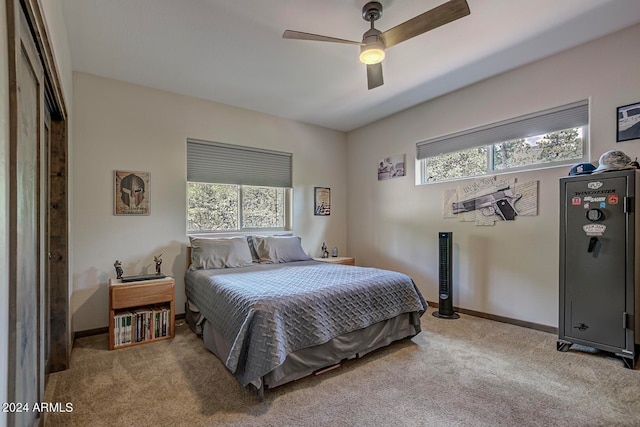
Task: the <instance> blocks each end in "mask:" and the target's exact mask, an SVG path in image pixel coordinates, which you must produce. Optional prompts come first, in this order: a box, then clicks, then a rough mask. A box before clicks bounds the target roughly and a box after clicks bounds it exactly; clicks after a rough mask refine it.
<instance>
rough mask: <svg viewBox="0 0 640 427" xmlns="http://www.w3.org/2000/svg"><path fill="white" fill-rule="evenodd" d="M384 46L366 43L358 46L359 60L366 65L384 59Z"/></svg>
mask: <svg viewBox="0 0 640 427" xmlns="http://www.w3.org/2000/svg"><path fill="white" fill-rule="evenodd" d="M384 55H385V54H384V46H382V45H380V44H368V45H366V46H362V47H361V48H360V62H362V63H363V64H367V65H372V64H377V63H379V62H382V60H383V59H384Z"/></svg>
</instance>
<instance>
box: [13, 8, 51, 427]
mask: <svg viewBox="0 0 640 427" xmlns="http://www.w3.org/2000/svg"><path fill="white" fill-rule="evenodd" d="M19 35H20V37H19V43H17V46H16V56H15V66H16V93H15V100H16V107H17V109H16V133H15V135H16V138H15V144H14V145H13V147H12V151H13V156H12V171H13V173H12V174H11V181H12V186H13V188H14V190H13V191H14V193H13V195H12V196H13V207H12V209H15V211H14V212H13V215H12V236H11V241H12V245H11V246H12V252H13V255H14V258H13V260H12V261H11V264H12V266H11V267H12V272H13V277H12V279H13V280H12V282H13V283H12V285H13V286H15V288H14V291H13V295H14V298H13V301H12V302H11V303H12V304H11V306H12V307H11V311H12V313H11V316H10V317H11V318H12V320H13V325H12V326H13V327H14V333H13V334H12V336H13V342H12V351H13V352H14V353H13V355H12V356H13V357H12V358H11V362H10V363H12V364H13V369H12V371H13V375H12V378H11V380H13V393H12V394H13V395H12V396H11V400H12V401H14V402H28V403H29V404H30V405H31V404H33V403H35V402H40V401H42V400H43V397H44V396H43V395H42V394H43V389H44V387H43V385H44V382H43V380H44V378H43V370H44V366H43V361H42V359H43V353H42V341H43V340H42V322H43V317H42V301H41V300H42V298H41V297H42V293H43V290H44V283H43V280H42V277H41V275H42V270H41V265H42V254H41V252H42V247H41V242H42V240H43V238H42V228H41V219H40V218H41V209H40V194H41V193H40V190H41V186H40V180H41V174H40V167H41V162H40V154H41V152H40V147H41V144H42V141H43V139H42V134H43V126H42V124H43V116H42V111H43V99H44V91H43V86H42V84H43V83H42V82H43V70H42V66H41V63H40V60H39V57H38V55H37V51H36V48H35V44H34V43H33V40H32V38H31V34H30V32H29V27H28V25H27V23H26V19H25V18H24V16H23V15H22V13H21V14H20V20H19ZM38 416H39V414H38V413H34V412H32V411H30V412H27V413H20V414H13V417H14V419H13V420H12V419H10V420H9V421H10V422H12V424H14V425H16V426H31V425H33V424H34V422H35V421H36V420H37V418H38Z"/></svg>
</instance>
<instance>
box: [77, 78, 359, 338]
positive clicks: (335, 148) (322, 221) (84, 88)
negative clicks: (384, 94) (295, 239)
mask: <svg viewBox="0 0 640 427" xmlns="http://www.w3.org/2000/svg"><path fill="white" fill-rule="evenodd" d="M73 85H74V88H73V92H74V128H73V130H74V141H75V144H74V152H73V155H74V180H73V193H74V206H73V218H74V221H73V231H72V232H73V236H74V245H73V246H74V247H73V257H74V273H73V296H72V302H73V306H72V311H73V313H74V320H73V329H74V330H75V331H81V330H88V329H94V328H100V327H105V326H107V325H108V301H109V299H108V292H107V291H108V281H109V278H113V277H115V270H114V268H113V263H114V261H115V260H116V259H119V260H121V261H122V266H123V269H124V272H125V275H132V274H140V273H144V272H149V273H151V272H153V271H154V265H153V256H154V255H158V254H160V253H162V254H163V255H162V259H163V263H162V271H163V273H165V274H170V275H172V276H174V277H175V279H176V311H177V312H178V313H182V312H184V301H185V294H184V273H185V270H186V244H187V242H188V238H187V235H186V207H185V202H186V140H187V138H195V139H201V140H207V141H217V142H224V143H230V144H238V145H246V146H252V147H259V148H268V149H273V150H279V151H286V152H291V153H293V183H294V189H293V197H294V206H293V211H294V215H293V227H294V233H295V234H296V235H299V236H301V237H302V245H303V247H304V249H305V250H306V251H307V252H309V253H310V254H311V255H312V256H318V255H319V253H320V246H321V244H322V242H323V241H326V242H327V246H329V247H330V248H331V247H333V246H338V248H339V249H340V251H341V253H346V250H347V247H346V246H347V244H346V242H347V237H346V232H347V229H346V223H347V205H346V203H347V186H346V179H347V174H346V171H347V163H346V154H347V151H346V135H345V134H344V133H342V132H337V131H332V130H328V129H323V128H320V127H317V126H310V125H305V124H302V123H298V122H294V121H290V120H284V119H280V118H276V117H273V116H269V115H266V114H260V113H255V112H251V111H247V110H242V109H239V108H234V107H230V106H226V105H222V104H216V103H212V102H208V101H204V100H201V99H197V98H192V97H186V96H181V95H176V94H173V93H168V92H163V91H159V90H155V89H150V88H146V87H142V86H136V85H132V84H126V83H122V82H118V81H115V80H110V79H105V78H101V77H97V76H93V75H89V74H83V73H74V78H73ZM116 169H122V170H137V171H148V172H150V173H151V183H150V187H151V194H150V196H151V199H150V200H151V215H150V216H140V217H131V216H114V215H113V171H114V170H116ZM314 186H322V187H330V188H331V190H332V191H331V202H332V210H331V215H330V216H328V217H319V216H314V215H313V187H314Z"/></svg>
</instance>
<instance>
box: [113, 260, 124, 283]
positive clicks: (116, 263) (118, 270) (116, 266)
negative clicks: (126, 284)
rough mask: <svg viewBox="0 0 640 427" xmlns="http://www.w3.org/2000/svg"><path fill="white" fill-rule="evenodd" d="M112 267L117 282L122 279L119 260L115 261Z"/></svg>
mask: <svg viewBox="0 0 640 427" xmlns="http://www.w3.org/2000/svg"><path fill="white" fill-rule="evenodd" d="M113 266H114V267H115V268H116V278H117V279H118V280H119V279H122V274H123V271H122V263H121V262H120V260H118V259H117V260H116V262H114V263H113Z"/></svg>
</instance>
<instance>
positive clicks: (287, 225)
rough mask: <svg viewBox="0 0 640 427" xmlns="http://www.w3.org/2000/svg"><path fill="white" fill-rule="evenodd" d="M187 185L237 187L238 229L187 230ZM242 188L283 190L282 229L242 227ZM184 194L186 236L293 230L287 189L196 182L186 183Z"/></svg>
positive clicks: (290, 201)
mask: <svg viewBox="0 0 640 427" xmlns="http://www.w3.org/2000/svg"><path fill="white" fill-rule="evenodd" d="M189 184H204V185H235V186H236V187H237V190H238V191H237V194H238V199H237V203H238V214H237V218H236V220H237V224H238V228H234V229H225V230H189ZM243 187H263V188H277V189H279V190H283V192H284V212H283V213H284V225H283V226H282V227H242V218H243V217H242V214H243V207H242V202H243V194H244V193H243V191H242V190H243ZM186 193H187V209H186V224H185V226H186V230H187V235H221V234H243V233H244V234H249V233H256V232H264V233H271V232H282V231H285V232H289V231H292V230H293V227H292V220H291V219H292V213H293V212H292V206H293V189H292V188H289V187H267V186H264V185H243V184H225V183H215V182H196V181H187V185H186Z"/></svg>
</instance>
